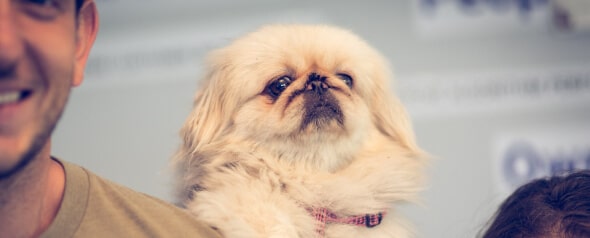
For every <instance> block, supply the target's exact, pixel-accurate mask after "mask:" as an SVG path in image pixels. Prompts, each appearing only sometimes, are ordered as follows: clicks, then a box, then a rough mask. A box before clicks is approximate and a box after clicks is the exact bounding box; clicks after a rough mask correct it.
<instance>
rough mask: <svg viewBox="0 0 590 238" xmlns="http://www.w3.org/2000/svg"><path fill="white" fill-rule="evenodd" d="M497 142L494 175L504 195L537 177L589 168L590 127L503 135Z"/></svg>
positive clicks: (498, 187)
mask: <svg viewBox="0 0 590 238" xmlns="http://www.w3.org/2000/svg"><path fill="white" fill-rule="evenodd" d="M539 129H540V131H543V129H542V128H539ZM494 142H495V145H494V153H493V156H494V159H493V160H492V161H493V168H494V171H493V173H494V178H495V184H496V188H497V190H498V192H500V193H503V194H509V193H510V192H512V191H513V190H514V189H516V188H517V187H519V186H520V185H522V184H525V183H527V182H529V181H531V180H533V179H536V178H541V177H546V176H551V175H556V174H563V173H564V172H569V171H574V170H579V169H590V128H579V129H576V130H574V129H571V130H562V131H544V132H539V131H535V132H526V133H519V134H512V135H502V136H496V137H495V140H494Z"/></svg>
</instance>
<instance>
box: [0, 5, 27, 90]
mask: <svg viewBox="0 0 590 238" xmlns="http://www.w3.org/2000/svg"><path fill="white" fill-rule="evenodd" d="M12 2H14V1H2V0H0V79H2V78H6V77H9V76H10V75H11V74H13V73H14V70H15V68H16V64H17V62H18V60H19V58H20V57H21V56H22V51H23V46H22V42H21V32H20V31H19V29H18V27H17V24H16V16H15V14H18V13H15V11H14V10H15V9H12V7H11V6H10V5H11V4H12Z"/></svg>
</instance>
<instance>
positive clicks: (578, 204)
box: [483, 170, 590, 238]
mask: <svg viewBox="0 0 590 238" xmlns="http://www.w3.org/2000/svg"><path fill="white" fill-rule="evenodd" d="M498 237H507V238H510V237H518V238H525V237H531V238H532V237H564V238H565V237H567V238H569V237H572V238H573V237H590V171H589V170H583V171H579V172H575V173H571V174H569V175H564V176H553V177H548V178H543V179H537V180H534V181H532V182H529V183H527V184H525V185H523V186H521V187H520V188H518V189H517V190H516V191H514V192H513V193H512V195H510V196H509V197H508V198H507V199H506V200H505V201H504V202H503V203H502V205H500V207H499V209H498V211H497V212H496V214H495V215H494V220H493V223H492V224H491V225H490V226H489V227H488V229H487V231H486V232H485V233H484V235H483V238H498Z"/></svg>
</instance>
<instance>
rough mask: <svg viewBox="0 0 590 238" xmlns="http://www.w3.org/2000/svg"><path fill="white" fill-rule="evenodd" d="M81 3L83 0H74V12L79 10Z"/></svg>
mask: <svg viewBox="0 0 590 238" xmlns="http://www.w3.org/2000/svg"><path fill="white" fill-rule="evenodd" d="M82 3H84V0H76V12H79V11H80V8H81V7H82Z"/></svg>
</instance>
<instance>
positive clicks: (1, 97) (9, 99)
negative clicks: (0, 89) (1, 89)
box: [0, 92, 21, 104]
mask: <svg viewBox="0 0 590 238" xmlns="http://www.w3.org/2000/svg"><path fill="white" fill-rule="evenodd" d="M20 95H21V93H20V92H6V93H0V104H6V103H13V102H17V101H18V100H19V99H20Z"/></svg>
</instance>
